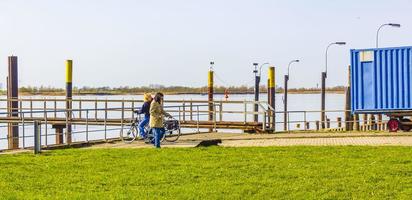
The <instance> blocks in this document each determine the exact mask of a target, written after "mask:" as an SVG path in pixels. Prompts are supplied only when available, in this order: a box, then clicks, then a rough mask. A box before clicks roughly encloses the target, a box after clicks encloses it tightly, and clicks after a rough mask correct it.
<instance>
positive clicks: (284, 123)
mask: <svg viewBox="0 0 412 200" xmlns="http://www.w3.org/2000/svg"><path fill="white" fill-rule="evenodd" d="M295 62H299V60H292V61H290V62H289V65H288V74H286V75H285V86H284V91H283V92H284V95H283V98H284V99H283V104H284V107H283V108H284V110H283V111H284V112H283V130H284V131H286V130H287V125H288V124H289V123H288V121H289V120H288V113H287V112H288V81H289V71H290V65H292V63H295Z"/></svg>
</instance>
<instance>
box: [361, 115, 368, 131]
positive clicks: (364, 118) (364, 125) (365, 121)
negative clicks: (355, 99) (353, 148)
mask: <svg viewBox="0 0 412 200" xmlns="http://www.w3.org/2000/svg"><path fill="white" fill-rule="evenodd" d="M367 127H368V115H367V114H363V128H362V130H363V131H366V130H368V128H367Z"/></svg>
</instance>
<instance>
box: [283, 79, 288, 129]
mask: <svg viewBox="0 0 412 200" xmlns="http://www.w3.org/2000/svg"><path fill="white" fill-rule="evenodd" d="M288 81H289V75H285V86H284V95H283V105H284V107H283V108H284V109H283V112H284V113H283V130H284V131H286V130H287V124H288V123H289V121H288V117H287V115H288V113H287V112H288Z"/></svg>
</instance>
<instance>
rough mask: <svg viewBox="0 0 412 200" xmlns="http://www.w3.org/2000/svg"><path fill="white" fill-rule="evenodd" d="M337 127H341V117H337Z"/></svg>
mask: <svg viewBox="0 0 412 200" xmlns="http://www.w3.org/2000/svg"><path fill="white" fill-rule="evenodd" d="M337 121H338V128H342V117H338V119H337Z"/></svg>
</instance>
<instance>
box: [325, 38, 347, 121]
mask: <svg viewBox="0 0 412 200" xmlns="http://www.w3.org/2000/svg"><path fill="white" fill-rule="evenodd" d="M333 45H346V42H332V43H330V44H329V45H328V46H327V47H326V53H325V71H324V72H322V74H321V76H322V77H321V80H322V89H321V110H320V111H321V113H320V119H321V122H322V128H323V129H324V128H325V121H326V120H325V97H326V95H325V92H326V91H325V90H326V77H327V74H328V50H329V47H331V46H333Z"/></svg>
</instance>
